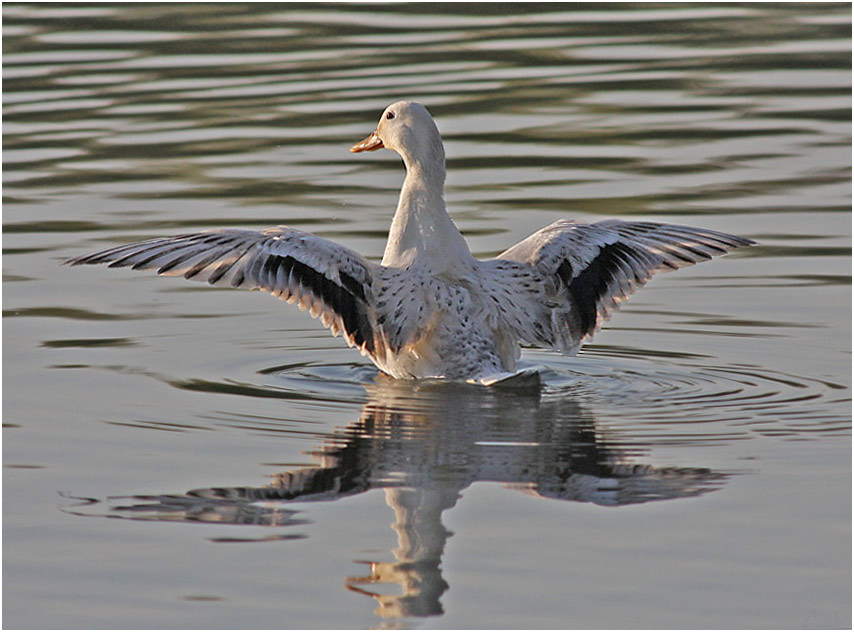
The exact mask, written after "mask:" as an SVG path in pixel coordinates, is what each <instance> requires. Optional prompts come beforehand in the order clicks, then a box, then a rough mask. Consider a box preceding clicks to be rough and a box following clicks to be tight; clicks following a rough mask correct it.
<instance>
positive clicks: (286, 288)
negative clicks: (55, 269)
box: [65, 226, 378, 354]
mask: <svg viewBox="0 0 854 632" xmlns="http://www.w3.org/2000/svg"><path fill="white" fill-rule="evenodd" d="M65 263H67V264H70V265H82V264H97V263H106V264H109V266H110V267H111V268H121V267H130V268H133V269H135V270H156V271H157V273H158V274H162V275H168V276H183V277H184V278H185V279H190V280H193V281H206V282H208V283H210V284H211V285H216V286H227V287H236V288H246V289H260V290H265V291H267V292H270V293H271V294H273V295H274V296H278V297H279V298H281V299H283V300H286V301H288V302H289V303H297V304H298V305H299V307H300V308H301V309H305V310H308V311H309V313H310V314H311V316H312V317H313V318H320V320H321V322H322V323H323V325H324V326H326V327H328V328H329V329H330V330H331V331H332V334H333V335H336V336H337V335H338V334H339V333H342V334H343V335H344V339H345V340H346V341H347V343H348V344H349V345H350V346H355V347H358V348H359V350H360V351H362V353H365V354H373V353H374V351H375V349H376V345H377V340H378V338H377V327H376V318H375V316H374V308H373V300H374V299H373V289H372V285H373V280H372V272H373V269H374V268H375V267H376V266H374V265H373V264H371V263H369V262H368V261H367V260H365V259H364V258H363V257H362V256H361V255H359V254H358V253H356V252H353V251H352V250H349V249H348V248H344V247H343V246H339V245H338V244H336V243H334V242H331V241H329V240H327V239H323V238H321V237H317V236H315V235H311V234H309V233H304V232H302V231H300V230H296V229H294V228H290V227H288V226H278V227H276V228H269V229H267V230H263V231H252V230H236V229H224V230H212V231H206V232H201V233H190V234H185V235H177V236H175V237H164V238H160V239H150V240H148V241H140V242H137V243H133V244H127V245H124V246H117V247H115V248H109V249H107V250H102V251H100V252H96V253H93V254H90V255H85V256H82V257H76V258H74V259H69V260H68V261H66V262H65Z"/></svg>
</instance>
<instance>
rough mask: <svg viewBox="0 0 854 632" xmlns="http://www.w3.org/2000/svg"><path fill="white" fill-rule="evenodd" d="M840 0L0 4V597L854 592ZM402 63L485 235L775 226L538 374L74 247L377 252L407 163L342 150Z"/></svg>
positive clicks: (836, 596) (392, 598)
mask: <svg viewBox="0 0 854 632" xmlns="http://www.w3.org/2000/svg"><path fill="white" fill-rule="evenodd" d="M850 18H851V9H850V5H848V4H787V5H773V4H761V5H740V4H723V5H716V4H700V5H680V4H666V5H620V4H610V5H604V6H600V5H570V4H566V5H542V6H540V5H530V4H521V5H516V4H503V5H483V4H480V5H479V4H473V5H462V4H454V5H448V4H438V5H419V4H402V5H381V6H370V7H369V6H362V5H357V4H347V5H319V4H309V5H299V4H263V5H262V4H257V5H252V4H248V5H247V4H217V5H206V4H194V3H190V4H165V5H164V4H158V5H149V4H132V5H113V4H91V5H85V4H61V5H60V4H29V5H28V4H17V3H4V5H3V53H4V56H3V165H4V169H3V184H4V191H3V193H4V205H3V273H4V277H3V298H4V301H3V315H4V320H3V386H4V390H3V422H4V432H3V439H4V441H3V464H4V476H3V536H4V538H3V571H4V572H3V579H4V582H3V597H4V600H3V615H4V620H3V623H4V624H5V627H7V628H21V627H23V628H55V627H61V628H340V627H347V628H371V627H404V628H472V627H476V628H490V627H523V628H530V627H533V628H556V627H560V628H613V627H640V628H644V627H656V628H697V627H704V628H710V627H711V628H733V627H736V628H740V627H748V628H752V627H758V628H779V627H783V628H790V627H850V625H851V403H850V385H851V364H850V363H851V356H850V350H851V333H850V322H851V321H850V318H851V293H850V292H851V290H850V282H851V276H850V269H851V268H850V265H851V259H850V254H851V19H850ZM400 98H410V99H414V100H417V101H420V102H422V103H424V104H425V105H426V106H427V107H428V108H429V109H430V110H431V112H432V113H433V115H434V116H435V118H436V119H437V122H438V125H439V128H440V130H441V131H442V133H443V136H444V138H445V142H446V151H447V154H448V169H449V177H448V186H447V192H446V198H447V202H448V206H449V209H450V212H451V214H452V216H453V218H454V220H455V221H456V222H457V224H458V225H459V227H460V229H461V230H462V231H463V233H464V234H465V235H466V237H467V238H468V239H469V243H470V245H471V247H472V250H473V251H474V252H475V253H476V254H477V255H478V256H482V257H488V256H494V255H495V254H497V253H498V252H500V251H502V250H503V249H504V248H506V247H507V246H508V245H510V244H512V243H515V242H516V241H518V240H519V239H521V238H523V237H524V236H526V235H528V234H529V233H531V232H533V231H534V230H535V229H537V228H539V227H541V226H544V225H546V224H548V223H550V222H552V221H554V220H556V219H559V218H561V217H569V218H577V219H581V220H585V221H596V220H599V219H604V218H608V217H623V218H630V219H649V220H656V221H669V222H677V223H685V224H692V225H697V226H704V227H707V228H712V229H717V230H722V231H726V232H732V233H736V234H739V235H743V236H745V237H749V238H752V239H755V240H757V241H758V242H759V245H758V246H756V247H754V248H751V249H749V250H747V251H743V252H737V253H735V254H732V255H730V256H728V257H725V258H722V259H719V260H716V261H714V262H711V263H704V264H702V265H700V266H696V267H693V268H690V269H685V270H682V271H679V272H677V273H674V274H665V275H661V276H659V277H657V278H656V279H655V280H654V281H653V282H652V283H651V284H650V285H649V287H647V288H645V289H643V290H641V291H640V292H639V293H638V295H636V296H635V297H633V298H632V299H631V300H630V301H629V302H628V303H627V304H626V305H625V306H624V308H623V309H622V311H621V312H619V313H618V314H616V315H615V317H614V318H613V319H612V321H611V322H610V323H609V324H608V325H607V326H606V327H605V328H604V330H603V331H602V332H600V334H599V335H598V336H597V338H596V339H595V341H594V344H591V345H589V346H587V347H585V348H584V349H583V351H582V352H581V354H580V355H579V356H577V357H574V358H568V357H563V356H560V355H558V354H555V353H551V352H546V351H540V350H533V349H532V350H528V351H526V353H525V356H524V359H525V361H526V362H527V363H529V364H533V365H543V366H547V367H548V369H547V370H546V371H545V373H544V377H545V385H544V387H543V388H542V390H541V391H538V392H530V391H527V392H526V391H523V392H494V391H491V390H488V389H482V388H475V387H466V386H462V385H449V384H441V383H435V382H429V381H423V382H400V383H395V382H394V381H391V380H388V379H384V378H383V377H381V376H378V374H377V372H376V370H375V369H374V368H373V366H372V365H371V364H370V363H369V362H368V361H367V360H366V359H364V358H362V357H361V356H359V355H358V354H357V353H356V352H355V351H353V350H351V349H348V348H346V346H345V345H344V343H343V342H342V341H341V340H340V339H333V338H331V337H330V336H329V335H328V333H327V332H326V331H325V330H324V329H323V328H322V327H321V326H320V324H319V323H317V322H315V321H312V320H311V319H310V318H309V316H308V315H307V314H305V313H304V312H300V311H298V310H296V309H295V308H294V307H292V306H288V305H286V304H284V303H281V302H279V301H276V300H273V299H271V298H270V297H269V296H265V295H263V294H261V293H257V292H254V293H249V292H240V291H229V290H219V289H211V288H208V287H206V286H203V285H198V284H192V283H187V282H185V281H183V280H180V279H178V280H176V279H164V278H157V277H156V276H154V275H151V274H150V273H148V274H146V273H140V272H132V271H128V270H119V271H117V270H109V269H102V268H68V267H62V266H61V265H60V263H61V262H62V261H63V260H64V259H66V258H68V257H71V256H75V255H80V254H83V253H86V252H91V251H93V250H96V249H100V248H104V247H108V246H110V245H114V244H119V243H123V242H129V241H135V240H141V239H145V238H149V237H156V236H162V235H170V234H176V233H180V232H187V231H193V230H201V229H204V228H214V227H222V226H243V227H249V228H258V229H260V228H264V227H267V226H272V225H276V224H282V223H287V224H290V225H293V226H295V227H298V228H300V229H303V230H307V231H311V232H315V233H317V234H319V235H322V236H324V237H327V238H330V239H334V240H336V241H339V242H341V243H343V244H346V245H347V246H349V247H352V248H354V249H356V250H358V251H360V252H362V253H365V254H366V255H367V256H369V257H371V258H373V259H378V258H379V257H380V256H381V254H382V251H383V247H384V243H385V237H386V232H387V229H388V224H389V222H390V219H391V215H392V212H393V209H394V207H395V204H396V195H397V191H398V188H399V186H400V183H401V181H402V177H403V170H402V166H401V164H400V161H399V160H398V159H397V157H396V156H394V155H393V154H392V153H391V152H377V153H374V154H370V155H365V154H360V155H352V154H350V153H349V152H348V151H347V149H348V147H349V146H350V144H352V143H353V142H355V141H357V140H360V139H361V138H363V137H364V136H365V135H366V134H367V133H369V132H370V131H371V130H373V129H374V126H375V124H376V120H377V118H378V116H379V114H380V113H381V112H382V110H383V109H384V108H385V106H386V105H388V104H389V103H391V102H392V101H394V100H397V99H400ZM107 518H113V519H107Z"/></svg>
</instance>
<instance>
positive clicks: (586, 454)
mask: <svg viewBox="0 0 854 632" xmlns="http://www.w3.org/2000/svg"><path fill="white" fill-rule="evenodd" d="M367 388H368V391H369V400H368V402H367V403H366V404H365V405H364V407H363V409H362V414H361V417H360V418H359V420H358V421H357V422H355V423H353V424H352V425H351V426H348V427H347V428H345V429H343V430H340V431H337V432H336V433H335V434H334V435H333V436H332V437H330V438H329V439H328V440H327V441H326V442H325V443H324V445H323V446H322V447H321V449H320V450H318V451H317V452H314V453H312V456H313V458H314V459H315V460H316V461H317V465H316V466H315V467H309V468H301V469H295V470H291V471H286V472H281V473H278V474H276V475H274V477H273V481H272V482H271V483H270V484H268V485H265V486H260V487H212V488H207V489H194V490H191V491H189V492H187V493H186V494H183V495H159V496H135V497H133V502H132V503H131V504H125V505H122V506H113V507H111V509H110V515H111V516H121V517H130V518H137V519H149V520H170V521H176V520H177V521H185V522H191V521H192V522H196V521H198V522H219V523H226V524H249V525H271V526H277V527H286V526H296V525H300V524H305V523H304V522H303V521H301V520H300V519H299V518H297V517H296V514H297V512H295V511H293V510H291V509H289V508H288V505H287V502H286V501H294V500H299V501H311V500H334V499H337V498H341V497H344V496H350V495H353V494H359V493H362V492H365V491H367V490H370V489H376V488H383V489H384V490H385V495H386V502H387V504H388V505H389V507H391V508H392V509H393V510H394V514H395V522H394V524H393V525H392V526H393V528H394V530H395V532H396V533H397V547H396V548H395V549H394V550H393V551H392V553H393V556H394V560H395V561H393V562H380V561H370V560H359V562H361V563H364V564H365V565H366V572H365V574H364V575H361V576H358V577H349V578H347V582H346V584H347V587H348V588H349V589H350V590H353V591H356V592H359V593H362V594H365V595H370V596H371V597H373V598H375V599H376V600H377V602H378V603H379V607H378V609H377V610H376V612H377V614H379V615H380V616H382V617H384V618H385V617H387V618H402V617H424V616H429V615H437V614H441V613H442V605H441V603H440V597H441V595H442V594H443V593H444V592H445V591H446V590H447V589H448V584H447V582H446V581H445V580H444V578H443V577H442V572H441V566H440V565H441V561H442V554H443V552H444V548H445V544H446V542H447V539H448V537H449V536H450V535H451V533H450V532H449V531H448V530H447V529H445V527H444V526H443V524H442V513H443V512H444V511H445V510H447V509H450V508H451V507H453V506H454V505H455V504H456V503H457V501H458V500H459V499H460V498H461V492H462V490H464V489H465V488H466V487H468V486H469V485H471V484H472V483H474V482H478V481H491V482H500V483H503V484H504V485H505V486H506V487H508V488H511V489H514V490H519V491H522V492H524V493H527V494H532V495H535V496H539V497H542V498H554V499H559V500H570V501H576V502H590V503H595V504H597V505H608V506H618V505H630V504H636V503H645V502H650V501H659V500H668V499H676V498H685V497H690V496H697V495H700V494H703V493H706V492H708V491H710V490H713V489H715V488H717V487H719V486H720V485H721V484H722V483H723V481H724V480H725V478H726V476H727V475H726V474H723V473H720V472H714V471H711V470H709V469H703V468H681V467H680V468H676V467H654V466H652V465H645V464H640V463H637V462H636V460H637V459H638V457H640V456H642V453H643V452H644V450H642V449H637V448H635V449H631V448H629V447H627V446H625V445H623V446H621V445H620V442H619V436H618V435H617V434H616V433H613V432H612V433H609V432H607V431H604V430H601V429H597V427H596V423H595V420H594V418H593V416H592V415H591V414H590V413H589V412H587V411H586V410H584V408H582V407H581V406H579V405H578V404H577V403H576V402H575V401H573V400H572V399H570V398H567V397H566V395H565V394H563V395H560V396H557V395H549V394H541V393H540V391H539V389H535V391H534V392H530V391H529V392H519V391H502V390H496V389H485V388H482V387H474V386H471V387H469V386H465V385H459V384H447V383H430V382H422V383H418V384H413V383H411V382H398V381H391V380H388V381H386V380H383V379H379V378H378V380H377V382H376V383H375V384H372V385H370V386H368V387H367ZM114 500H116V499H114ZM296 537H304V536H299V535H292V536H273V538H271V539H276V538H284V539H288V538H296ZM229 541H234V539H233V538H230V539H229ZM380 584H386V585H388V584H390V585H395V586H396V587H397V588H398V589H399V594H396V595H389V594H384V593H380V592H375V591H373V590H369V588H372V587H374V586H377V585H380Z"/></svg>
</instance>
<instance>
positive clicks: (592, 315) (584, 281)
mask: <svg viewBox="0 0 854 632" xmlns="http://www.w3.org/2000/svg"><path fill="white" fill-rule="evenodd" d="M632 254H633V253H632V250H631V249H630V248H629V247H628V246H626V245H625V244H623V243H620V242H616V243H613V244H608V245H607V246H603V247H602V249H601V250H600V251H599V254H598V255H596V257H595V258H594V259H593V260H592V261H591V262H590V263H589V264H588V265H587V267H586V268H584V270H582V271H581V272H579V273H578V275H577V276H576V277H575V278H574V279H572V281H570V283H569V285H568V287H567V290H568V292H569V296H570V298H571V299H572V304H573V306H574V307H575V311H576V316H577V318H578V324H579V330H580V331H579V332H578V334H579V335H580V336H585V335H588V334H592V333H593V332H594V331H595V330H596V316H597V313H598V305H599V301H600V300H601V299H602V297H603V296H604V295H605V294H606V293H607V292H608V286H609V285H610V284H611V283H612V282H613V281H614V273H615V272H616V271H617V270H619V269H620V264H621V261H626V260H629V259H631V257H632ZM564 263H566V262H564ZM562 266H563V264H561V267H562ZM558 274H560V268H558Z"/></svg>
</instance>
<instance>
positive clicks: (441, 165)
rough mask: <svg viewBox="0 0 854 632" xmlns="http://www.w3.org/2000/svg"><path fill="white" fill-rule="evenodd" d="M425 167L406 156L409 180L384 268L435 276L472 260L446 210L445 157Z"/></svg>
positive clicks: (387, 247) (403, 194) (442, 153)
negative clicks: (415, 270)
mask: <svg viewBox="0 0 854 632" xmlns="http://www.w3.org/2000/svg"><path fill="white" fill-rule="evenodd" d="M439 151H440V152H441V156H435V155H434V156H432V160H430V161H427V162H426V164H424V163H421V162H419V161H416V160H412V159H411V157H410V156H406V155H404V156H403V160H404V164H405V165H406V179H405V180H404V181H403V187H402V188H401V190H400V200H399V201H398V204H397V211H396V212H395V214H394V219H393V220H392V222H391V229H390V231H389V235H388V243H387V244H386V249H385V254H384V255H383V260H382V264H383V265H384V266H392V267H401V268H412V267H415V266H417V267H419V268H421V269H424V270H426V271H429V272H431V273H433V274H441V273H443V272H447V271H448V270H450V269H452V268H454V267H460V266H465V265H466V264H468V263H469V262H470V261H472V260H473V258H472V256H471V252H470V251H469V248H468V244H467V243H466V241H465V239H464V238H463V236H462V235H461V234H460V231H459V230H458V229H457V227H456V225H455V224H454V222H453V220H452V219H451V218H450V216H449V215H448V212H447V211H446V210H445V198H444V186H445V156H444V152H443V151H442V150H441V145H440V146H439Z"/></svg>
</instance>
